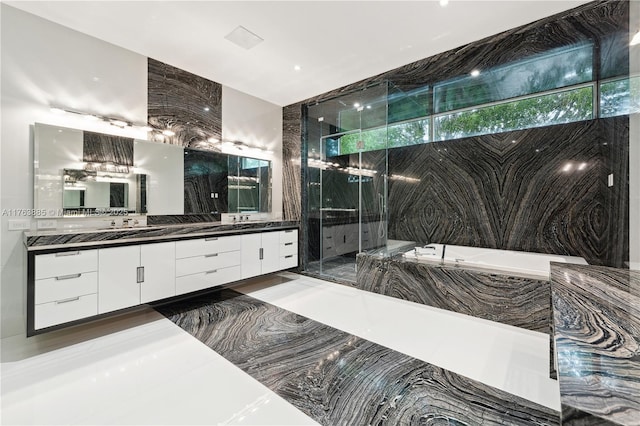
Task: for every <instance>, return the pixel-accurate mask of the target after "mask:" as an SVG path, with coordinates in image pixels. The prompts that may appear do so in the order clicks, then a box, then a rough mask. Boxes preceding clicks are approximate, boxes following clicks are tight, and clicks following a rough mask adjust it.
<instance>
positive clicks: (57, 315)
mask: <svg viewBox="0 0 640 426" xmlns="http://www.w3.org/2000/svg"><path fill="white" fill-rule="evenodd" d="M94 315H98V295H97V294H87V295H85V296H77V297H75V298H72V299H70V300H61V301H57V302H49V303H43V304H41V305H36V307H35V321H34V324H35V329H36V330H37V329H39V328H45V327H50V326H52V325H58V324H63V323H65V322H69V321H75V320H78V319H81V318H87V317H91V316H94Z"/></svg>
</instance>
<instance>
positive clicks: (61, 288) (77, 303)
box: [33, 250, 98, 329]
mask: <svg viewBox="0 0 640 426" xmlns="http://www.w3.org/2000/svg"><path fill="white" fill-rule="evenodd" d="M34 262H35V267H34V278H35V282H34V304H35V306H34V310H33V315H34V328H35V329H40V328H46V327H51V326H53V325H57V324H63V323H65V322H70V321H75V320H78V319H82V318H87V317H90V316H93V315H96V314H97V313H98V296H97V293H98V274H97V271H98V251H97V250H84V251H83V250H80V251H65V252H61V253H51V254H43V255H36V256H35V259H34Z"/></svg>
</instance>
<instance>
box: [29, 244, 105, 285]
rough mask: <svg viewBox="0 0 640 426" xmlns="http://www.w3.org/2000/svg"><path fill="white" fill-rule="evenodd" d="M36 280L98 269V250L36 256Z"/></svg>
mask: <svg viewBox="0 0 640 426" xmlns="http://www.w3.org/2000/svg"><path fill="white" fill-rule="evenodd" d="M35 261H36V263H35V275H36V277H35V278H36V280H39V279H42V278H53V277H61V276H65V275H72V274H78V273H83V272H95V271H97V270H98V250H78V251H65V252H61V253H51V254H40V255H37V256H36V257H35Z"/></svg>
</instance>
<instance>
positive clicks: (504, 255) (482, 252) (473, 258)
mask: <svg viewBox="0 0 640 426" xmlns="http://www.w3.org/2000/svg"><path fill="white" fill-rule="evenodd" d="M443 252H444V256H443ZM403 257H404V258H406V259H412V260H420V261H422V260H424V261H431V262H442V261H444V263H445V264H447V265H459V266H465V265H467V266H470V267H475V268H487V269H492V270H498V271H506V272H512V273H517V274H522V275H526V276H533V277H536V278H540V279H545V280H546V279H549V269H550V265H549V262H563V263H577V264H580V265H587V262H586V261H585V260H584V259H583V258H581V257H577V256H561V255H557V254H543V253H530V252H524V251H513V250H498V249H488V248H478V247H466V246H455V245H449V244H446V245H445V244H436V243H430V244H427V245H425V246H423V247H416V248H414V249H413V250H410V251H407V252H405V253H404V254H403Z"/></svg>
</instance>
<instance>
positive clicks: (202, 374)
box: [1, 311, 316, 425]
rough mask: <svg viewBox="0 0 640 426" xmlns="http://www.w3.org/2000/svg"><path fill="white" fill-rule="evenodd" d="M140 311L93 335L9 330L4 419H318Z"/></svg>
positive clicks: (192, 421) (146, 421)
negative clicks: (33, 335) (37, 338)
mask: <svg viewBox="0 0 640 426" xmlns="http://www.w3.org/2000/svg"><path fill="white" fill-rule="evenodd" d="M142 315H146V317H147V319H146V321H140V317H139V316H138V317H136V316H133V317H130V318H129V320H128V324H129V325H130V327H127V326H124V327H122V328H119V329H118V328H116V329H110V330H106V331H105V332H104V333H99V332H98V333H96V334H94V336H95V337H93V338H92V336H91V332H90V331H85V332H75V333H74V332H71V333H66V335H64V336H63V337H62V338H57V339H56V338H49V339H44V340H46V341H45V342H44V343H42V341H41V342H38V343H32V342H29V341H25V339H24V338H22V337H21V336H18V337H13V338H8V339H3V341H2V345H3V348H2V349H3V359H2V365H1V367H2V371H1V374H2V376H1V379H2V380H1V383H2V395H1V396H2V403H1V404H2V405H1V408H2V409H1V424H3V425H21V424H24V425H54V424H69V425H71V424H109V425H111V424H130V425H131V424H146V425H156V424H174V425H185V424H234V425H235V424H237V425H241V424H270V425H285V424H291V425H299V424H316V423H315V422H314V421H313V420H311V419H310V418H309V417H307V416H306V415H304V414H303V413H301V412H300V411H299V410H297V409H296V408H294V407H293V406H292V405H290V404H288V403H287V402H286V401H285V400H284V399H282V398H281V397H279V396H278V395H276V394H275V393H274V392H272V391H270V390H269V389H267V388H266V387H265V386H264V385H261V384H260V383H259V382H257V381H256V380H255V379H252V378H251V377H250V376H248V375H247V374H245V373H243V372H242V371H241V370H240V369H239V368H237V367H235V366H234V365H233V364H231V363H230V362H229V361H227V360H225V359H224V358H223V357H221V356H220V355H218V354H217V353H215V352H214V351H212V350H210V349H209V348H207V347H206V346H204V345H203V344H202V343H200V342H199V341H197V340H196V339H194V338H193V337H192V336H190V335H189V334H187V333H185V332H184V331H182V330H181V329H180V328H178V327H176V326H175V325H174V324H173V323H172V322H170V321H168V320H167V319H165V318H164V317H162V316H161V315H159V314H158V313H157V312H153V311H150V312H149V313H146V314H142ZM85 330H88V328H85ZM83 333H84V334H83ZM81 334H83V335H82V338H79V335H81ZM29 340H30V339H29Z"/></svg>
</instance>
